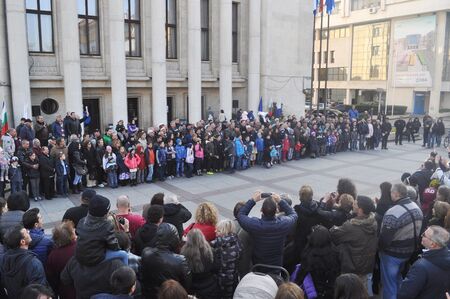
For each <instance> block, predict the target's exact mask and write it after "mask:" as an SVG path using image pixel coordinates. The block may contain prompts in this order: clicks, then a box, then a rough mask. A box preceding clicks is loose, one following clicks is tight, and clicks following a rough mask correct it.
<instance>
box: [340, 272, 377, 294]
mask: <svg viewBox="0 0 450 299" xmlns="http://www.w3.org/2000/svg"><path fill="white" fill-rule="evenodd" d="M354 298H358V299H368V298H369V295H368V294H367V291H366V287H365V286H364V284H363V282H362V281H361V279H360V278H359V277H358V275H356V274H353V273H346V274H341V275H339V276H338V278H336V283H335V287H334V299H354Z"/></svg>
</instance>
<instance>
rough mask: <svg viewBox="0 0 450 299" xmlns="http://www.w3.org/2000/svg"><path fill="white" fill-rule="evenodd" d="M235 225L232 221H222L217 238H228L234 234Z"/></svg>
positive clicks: (218, 226)
mask: <svg viewBox="0 0 450 299" xmlns="http://www.w3.org/2000/svg"><path fill="white" fill-rule="evenodd" d="M234 231H235V225H234V223H233V221H231V220H221V221H220V222H219V223H218V224H217V226H216V234H217V236H219V237H221V236H228V235H231V234H232V233H234Z"/></svg>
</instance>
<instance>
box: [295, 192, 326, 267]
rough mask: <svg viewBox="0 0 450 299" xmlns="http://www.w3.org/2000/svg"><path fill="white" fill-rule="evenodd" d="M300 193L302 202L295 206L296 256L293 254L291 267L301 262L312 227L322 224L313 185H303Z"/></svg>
mask: <svg viewBox="0 0 450 299" xmlns="http://www.w3.org/2000/svg"><path fill="white" fill-rule="evenodd" d="M298 195H299V198H300V204H299V205H296V206H294V210H295V212H296V213H297V216H298V218H297V223H296V227H295V233H294V256H292V258H293V260H292V261H291V263H292V264H291V265H290V266H291V267H292V266H295V265H296V264H298V263H299V262H300V257H301V254H302V252H303V249H304V248H305V246H306V243H307V242H308V236H309V235H310V234H311V229H312V227H313V226H315V225H318V224H320V217H319V214H318V213H317V210H318V209H319V205H318V203H317V201H315V200H314V199H313V189H312V188H311V186H308V185H304V186H302V187H301V188H300V191H299V194H298Z"/></svg>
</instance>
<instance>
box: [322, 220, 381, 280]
mask: <svg viewBox="0 0 450 299" xmlns="http://www.w3.org/2000/svg"><path fill="white" fill-rule="evenodd" d="M330 233H331V237H332V240H333V242H334V244H335V245H337V246H338V247H339V251H340V256H341V272H342V273H355V274H358V275H364V274H368V273H372V270H373V267H374V264H375V254H376V252H377V246H378V237H377V221H376V220H375V214H374V213H370V215H369V216H368V217H367V218H359V217H356V218H353V219H350V220H348V221H346V222H345V223H344V224H343V225H342V226H339V227H336V226H334V227H332V228H331V230H330Z"/></svg>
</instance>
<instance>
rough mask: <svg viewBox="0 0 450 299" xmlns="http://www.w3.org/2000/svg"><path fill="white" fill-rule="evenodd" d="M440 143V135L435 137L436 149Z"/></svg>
mask: <svg viewBox="0 0 450 299" xmlns="http://www.w3.org/2000/svg"><path fill="white" fill-rule="evenodd" d="M441 141H442V136H441V135H436V147H440V146H441Z"/></svg>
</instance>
